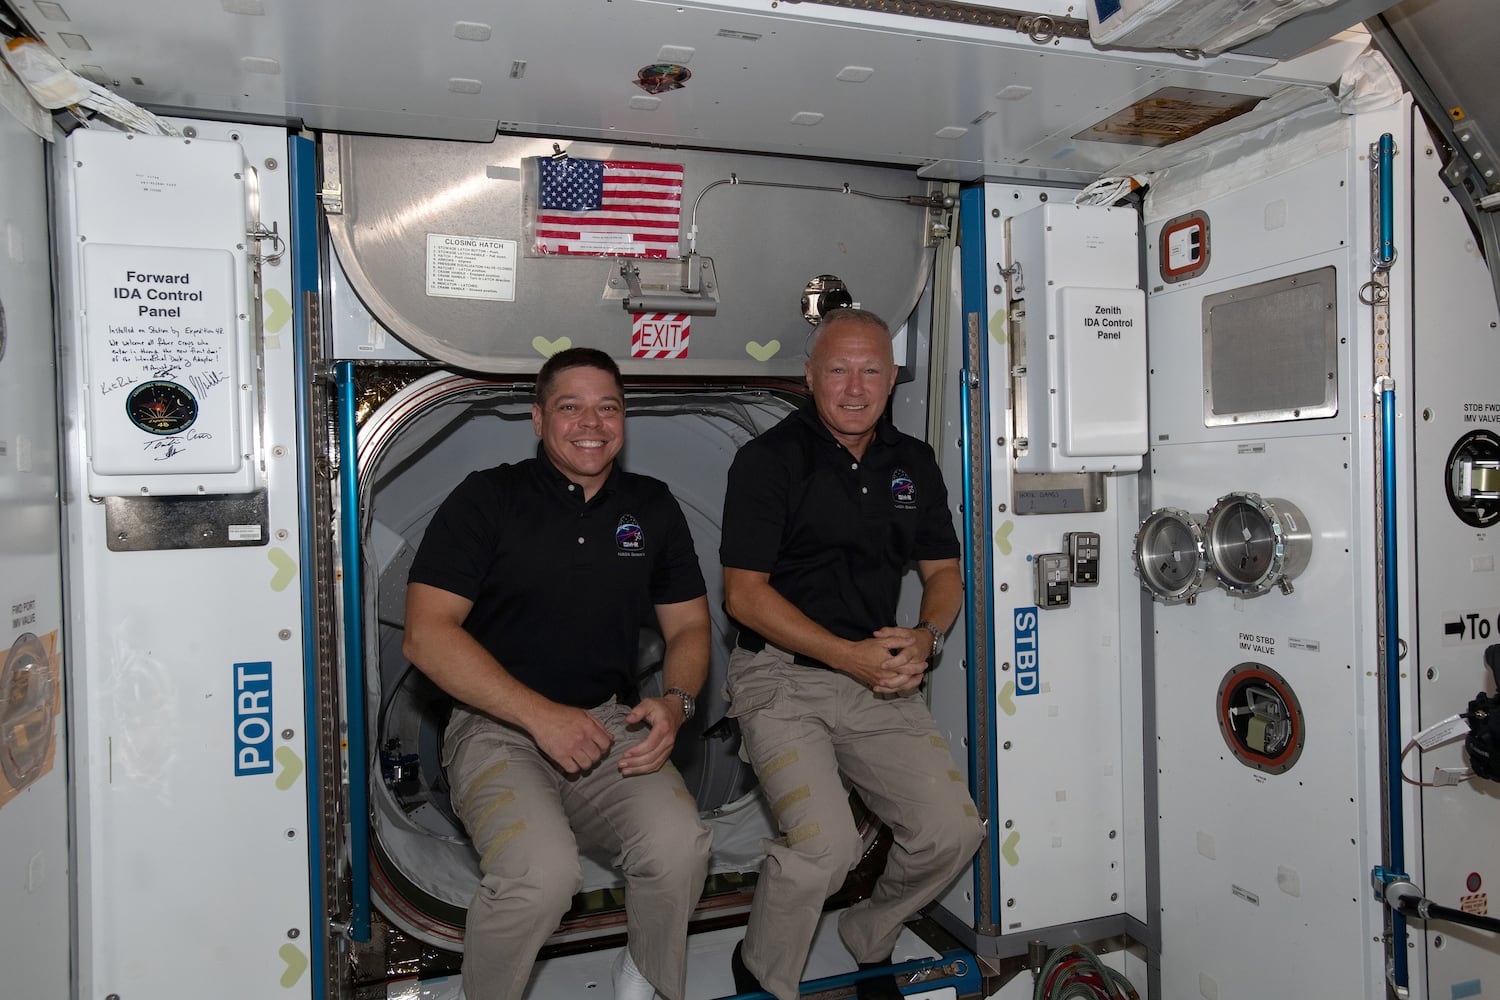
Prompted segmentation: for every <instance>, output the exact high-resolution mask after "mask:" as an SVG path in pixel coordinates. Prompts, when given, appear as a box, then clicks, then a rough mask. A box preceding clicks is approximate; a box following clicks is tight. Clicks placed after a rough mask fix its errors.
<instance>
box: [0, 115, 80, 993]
mask: <svg viewBox="0 0 1500 1000" xmlns="http://www.w3.org/2000/svg"><path fill="white" fill-rule="evenodd" d="M43 150H44V146H43V143H42V141H41V140H40V139H38V138H36V136H34V135H32V134H31V133H30V132H29V131H27V130H26V129H25V128H24V127H22V126H21V124H20V123H19V122H17V121H16V120H15V119H14V118H12V117H10V116H9V115H7V114H5V113H4V112H0V177H4V178H5V183H4V184H3V185H0V684H4V686H5V688H6V689H7V690H5V691H0V753H4V754H6V755H8V756H10V757H11V758H12V759H11V760H7V763H13V761H14V755H16V754H17V753H18V752H20V753H21V754H22V755H23V756H24V758H25V760H24V767H23V768H18V769H16V772H17V773H16V775H15V776H14V779H12V778H11V776H9V775H8V774H7V772H6V771H4V770H0V969H3V970H4V973H3V980H4V982H3V986H0V992H3V993H4V994H5V995H6V996H16V997H63V996H66V995H67V993H68V982H69V959H68V947H69V940H70V939H69V934H68V902H69V892H68V872H69V868H70V861H69V850H68V843H69V837H68V784H67V776H68V767H67V758H66V755H67V739H66V734H67V720H66V717H65V715H64V714H63V712H62V711H61V709H62V705H63V685H64V683H66V680H67V674H68V671H67V666H66V664H65V662H64V657H63V651H64V650H63V646H64V642H63V638H64V637H63V631H62V622H63V609H62V554H61V546H62V535H61V530H60V525H59V509H58V488H59V483H58V466H57V388H56V371H55V360H54V354H53V340H52V302H51V291H50V289H51V281H50V277H49V266H50V262H51V244H50V241H49V239H48V234H47V184H46V173H45V166H44V159H45V153H44V152H43ZM28 637H35V641H36V642H37V643H38V646H36V647H32V648H39V649H41V650H42V651H43V652H44V654H45V657H44V659H45V660H46V661H47V663H46V665H45V666H42V665H41V664H42V661H41V660H40V659H32V660H28V661H27V662H28V663H35V664H37V666H36V667H33V668H29V669H28V670H27V674H28V675H29V677H30V678H35V677H37V676H40V675H41V674H43V673H45V674H49V675H50V677H51V681H52V682H53V686H52V690H51V691H50V692H36V691H33V692H31V694H32V697H36V696H37V695H40V696H41V698H40V699H39V701H41V700H44V703H41V704H38V703H32V704H30V705H24V704H23V705H16V704H11V703H10V702H11V697H10V696H11V692H12V691H14V692H16V693H20V692H21V690H22V689H21V688H20V687H19V686H17V687H12V686H11V685H10V684H6V683H5V681H6V680H7V678H6V676H5V674H6V672H7V671H6V669H5V668H6V665H7V661H8V660H10V659H11V656H12V654H13V653H16V652H18V651H19V647H21V646H22V645H23V644H27V643H28V642H29V641H30V640H29V639H28ZM18 665H19V663H16V664H15V666H18ZM11 673H12V675H14V666H13V668H12V671H11ZM27 683H31V680H28V681H27ZM21 708H24V709H25V714H24V717H22V716H21V713H20V712H18V709H21ZM39 710H40V711H41V712H44V713H46V715H47V721H46V722H45V723H42V722H41V721H40V720H39V719H38V718H37V712H38V711H39ZM41 733H45V734H46V735H45V737H44V738H45V744H44V745H39V739H38V737H39V734H41Z"/></svg>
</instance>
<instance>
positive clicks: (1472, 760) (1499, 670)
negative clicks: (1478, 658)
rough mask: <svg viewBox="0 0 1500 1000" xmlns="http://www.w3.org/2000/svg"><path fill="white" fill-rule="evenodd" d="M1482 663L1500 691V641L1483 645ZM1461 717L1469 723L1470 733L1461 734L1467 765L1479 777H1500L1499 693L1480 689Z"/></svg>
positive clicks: (1492, 779)
mask: <svg viewBox="0 0 1500 1000" xmlns="http://www.w3.org/2000/svg"><path fill="white" fill-rule="evenodd" d="M1484 665H1485V666H1487V667H1489V668H1490V673H1491V674H1492V675H1494V678H1495V688H1496V690H1497V691H1500V644H1496V645H1493V646H1490V647H1488V648H1487V649H1485V651H1484ZM1464 718H1465V719H1467V720H1468V723H1469V735H1468V736H1466V737H1465V738H1464V749H1465V750H1466V751H1468V754H1469V766H1470V767H1471V768H1473V769H1474V773H1475V774H1476V775H1478V776H1479V777H1481V778H1487V779H1488V780H1490V781H1500V694H1495V695H1490V694H1486V693H1485V692H1483V691H1481V692H1479V693H1478V694H1476V695H1475V696H1474V699H1473V700H1472V701H1470V702H1469V710H1468V711H1467V712H1465V713H1464Z"/></svg>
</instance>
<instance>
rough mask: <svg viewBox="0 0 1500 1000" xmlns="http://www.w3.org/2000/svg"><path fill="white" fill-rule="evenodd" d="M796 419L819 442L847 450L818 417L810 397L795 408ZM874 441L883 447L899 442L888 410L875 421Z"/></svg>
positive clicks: (897, 432) (814, 403)
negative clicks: (804, 425) (803, 424)
mask: <svg viewBox="0 0 1500 1000" xmlns="http://www.w3.org/2000/svg"><path fill="white" fill-rule="evenodd" d="M797 418H798V419H799V420H801V421H802V422H803V423H805V424H807V425H808V427H810V428H811V429H812V432H813V435H814V436H815V437H817V438H818V439H819V440H821V441H826V442H827V443H829V444H831V445H833V446H834V447H835V448H841V449H843V450H844V451H848V450H849V449H848V448H846V447H844V444H843V442H841V441H840V440H839V439H838V438H836V437H834V436H833V431H831V430H829V429H828V425H827V424H825V423H823V418H822V417H820V416H818V404H817V403H816V402H815V401H814V400H813V398H812V397H811V396H808V397H807V398H806V399H804V400H803V401H802V405H801V406H800V407H798V408H797ZM874 440H875V441H879V442H880V443H881V444H884V445H894V444H897V443H898V442H900V440H901V432H900V431H898V430H897V429H896V425H895V424H893V423H892V422H891V411H890V409H889V408H887V409H886V410H885V411H884V412H883V413H881V414H880V419H879V420H877V421H875V437H874Z"/></svg>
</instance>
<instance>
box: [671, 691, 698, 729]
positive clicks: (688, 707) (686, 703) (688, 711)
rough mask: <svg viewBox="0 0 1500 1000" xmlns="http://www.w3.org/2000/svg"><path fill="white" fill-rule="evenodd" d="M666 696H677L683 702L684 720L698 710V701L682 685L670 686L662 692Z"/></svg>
mask: <svg viewBox="0 0 1500 1000" xmlns="http://www.w3.org/2000/svg"><path fill="white" fill-rule="evenodd" d="M662 697H664V698H676V699H677V700H678V701H679V702H681V704H682V721H683V722H686V721H688V720H689V719H691V718H692V717H693V714H694V713H695V712H697V711H698V702H697V699H695V698H694V697H693V696H692V695H690V694H688V693H687V692H686V691H684V690H683V689H682V688H680V687H669V688H667V689H666V690H665V691H663V692H662Z"/></svg>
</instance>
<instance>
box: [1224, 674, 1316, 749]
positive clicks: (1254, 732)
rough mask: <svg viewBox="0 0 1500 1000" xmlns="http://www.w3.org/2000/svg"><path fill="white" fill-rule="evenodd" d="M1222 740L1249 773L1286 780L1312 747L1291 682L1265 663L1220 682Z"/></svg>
mask: <svg viewBox="0 0 1500 1000" xmlns="http://www.w3.org/2000/svg"><path fill="white" fill-rule="evenodd" d="M1217 708H1218V711H1217V714H1218V719H1219V734H1220V735H1221V736H1223V737H1224V742H1225V743H1226V744H1227V745H1228V746H1229V752H1230V753H1232V754H1234V756H1235V759H1236V760H1238V761H1239V762H1240V763H1241V764H1244V765H1245V766H1246V767H1253V768H1255V769H1256V770H1257V771H1265V772H1266V773H1267V774H1281V773H1282V772H1284V771H1287V770H1289V769H1290V768H1291V767H1292V765H1293V764H1295V763H1297V758H1299V757H1301V756H1302V747H1303V744H1305V743H1306V742H1307V725H1306V722H1305V720H1304V719H1303V715H1302V703H1301V702H1300V701H1298V700H1297V695H1296V692H1294V691H1293V690H1292V686H1291V685H1290V684H1288V683H1287V682H1286V678H1285V677H1283V676H1281V675H1280V674H1278V673H1277V672H1276V671H1275V670H1273V669H1271V668H1270V667H1268V666H1266V665H1265V664H1264V663H1240V664H1236V665H1235V666H1234V667H1233V668H1232V669H1231V670H1230V671H1229V672H1228V673H1226V674H1225V675H1224V679H1223V680H1222V681H1220V682H1219V693H1218V705H1217Z"/></svg>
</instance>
